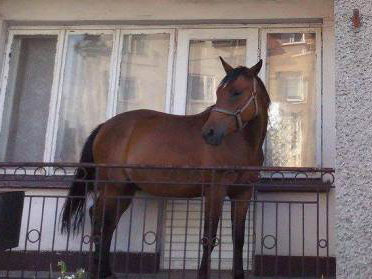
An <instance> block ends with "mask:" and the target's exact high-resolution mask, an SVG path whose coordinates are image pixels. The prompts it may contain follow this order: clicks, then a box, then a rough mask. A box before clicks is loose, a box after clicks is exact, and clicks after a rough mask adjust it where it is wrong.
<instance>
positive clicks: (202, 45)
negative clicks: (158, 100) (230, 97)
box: [186, 40, 246, 114]
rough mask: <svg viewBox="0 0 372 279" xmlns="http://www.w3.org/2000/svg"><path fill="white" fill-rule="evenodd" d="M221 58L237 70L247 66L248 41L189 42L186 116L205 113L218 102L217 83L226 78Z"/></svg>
mask: <svg viewBox="0 0 372 279" xmlns="http://www.w3.org/2000/svg"><path fill="white" fill-rule="evenodd" d="M219 56H221V57H223V58H224V59H225V60H226V61H227V62H228V63H229V64H230V65H233V66H234V67H236V66H238V65H245V56H246V40H205V41H204V40H192V41H190V54H189V69H188V77H187V104H186V114H195V113H199V112H202V111H203V110H205V109H206V108H207V107H208V106H210V105H212V104H214V103H215V102H216V90H217V86H218V83H219V82H220V81H221V80H222V79H223V77H224V76H225V71H224V70H223V68H222V65H221V61H220V59H219V58H218V57H219Z"/></svg>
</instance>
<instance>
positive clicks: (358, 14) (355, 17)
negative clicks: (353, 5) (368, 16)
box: [351, 9, 361, 28]
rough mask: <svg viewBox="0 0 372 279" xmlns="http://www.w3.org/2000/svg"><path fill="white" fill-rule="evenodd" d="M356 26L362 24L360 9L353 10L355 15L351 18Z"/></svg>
mask: <svg viewBox="0 0 372 279" xmlns="http://www.w3.org/2000/svg"><path fill="white" fill-rule="evenodd" d="M351 20H352V22H353V27H354V28H359V27H360V25H361V21H360V13H359V10H358V9H354V10H353V17H352V18H351Z"/></svg>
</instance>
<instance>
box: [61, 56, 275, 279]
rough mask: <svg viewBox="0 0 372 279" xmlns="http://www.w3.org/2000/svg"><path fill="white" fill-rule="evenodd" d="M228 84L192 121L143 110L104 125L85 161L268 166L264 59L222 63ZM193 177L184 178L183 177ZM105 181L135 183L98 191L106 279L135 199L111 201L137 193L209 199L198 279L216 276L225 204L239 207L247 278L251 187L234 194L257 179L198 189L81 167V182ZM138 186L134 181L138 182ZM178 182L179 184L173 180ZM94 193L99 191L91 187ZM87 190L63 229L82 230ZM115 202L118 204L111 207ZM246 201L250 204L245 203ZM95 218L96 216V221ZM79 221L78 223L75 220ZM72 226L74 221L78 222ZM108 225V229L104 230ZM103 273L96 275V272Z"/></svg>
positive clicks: (98, 234)
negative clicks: (213, 262)
mask: <svg viewBox="0 0 372 279" xmlns="http://www.w3.org/2000/svg"><path fill="white" fill-rule="evenodd" d="M221 61H222V65H223V67H224V69H225V71H226V76H225V78H224V79H223V80H222V81H221V83H220V85H219V87H218V89H217V102H216V104H215V105H214V106H212V107H210V108H208V109H207V110H205V111H204V112H202V113H200V114H196V115H191V116H176V115H170V114H165V113H161V112H156V111H151V110H136V111H130V112H126V113H122V114H119V115H117V116H115V117H113V118H111V119H110V120H108V121H106V122H105V123H103V124H101V125H100V126H99V127H97V128H96V129H95V130H94V131H93V132H92V134H91V135H90V136H89V138H88V139H87V141H86V143H85V145H84V148H83V152H82V157H81V160H80V161H81V162H92V163H97V164H120V165H154V166H173V167H182V166H185V165H187V166H193V167H221V166H240V167H244V166H261V165H262V163H263V158H264V157H263V151H262V144H263V141H264V138H265V136H266V129H267V122H268V108H269V105H270V98H269V95H268V93H267V91H266V89H265V86H264V84H263V83H262V81H261V80H260V78H259V77H258V76H257V75H258V73H259V71H260V69H261V66H262V60H260V61H259V62H258V63H257V64H256V65H254V66H253V67H252V68H247V67H242V66H240V67H237V68H232V67H231V66H230V65H228V64H227V63H226V62H225V61H224V60H223V59H222V58H221ZM183 175H184V178H185V180H186V179H187V174H186V173H185V174H183V173H182V172H181V173H178V178H179V177H180V176H181V178H182V176H183ZM84 176H85V179H87V178H88V179H94V178H96V179H98V180H99V181H105V180H106V181H115V180H116V181H118V180H121V181H128V183H126V184H123V183H120V184H119V183H116V184H115V183H112V182H110V183H108V182H107V183H105V185H104V186H105V187H98V191H99V196H98V198H97V200H96V201H95V207H94V210H93V212H92V211H91V217H93V228H92V235H93V241H94V244H95V254H94V261H95V266H100V268H99V277H102V278H104V277H108V276H110V275H111V270H110V263H109V250H110V245H111V239H112V234H113V232H114V230H115V228H116V225H117V223H118V221H119V219H120V216H121V215H122V214H123V212H124V211H125V210H126V209H127V208H128V207H129V205H130V202H131V201H130V199H121V200H120V202H119V203H118V202H117V201H115V202H113V201H112V199H111V200H110V199H105V197H108V196H111V197H112V196H123V195H124V196H133V195H134V194H135V192H136V190H142V191H144V192H147V193H149V194H151V195H156V196H163V197H185V198H191V197H198V196H199V197H200V196H204V198H205V223H204V231H203V241H202V245H203V256H202V261H201V264H200V269H199V278H201V279H205V278H209V277H210V255H211V252H212V250H213V247H214V243H212V242H213V239H215V237H216V233H217V227H218V222H219V219H220V216H221V210H222V205H223V200H224V199H225V197H226V196H228V197H229V198H230V199H231V200H239V202H238V201H235V202H232V210H231V218H232V230H233V234H232V235H233V244H234V245H233V247H234V252H233V255H234V256H233V276H234V279H241V278H244V271H243V255H242V253H243V245H244V229H245V219H246V214H247V209H248V205H249V200H250V199H251V196H252V188H250V187H244V188H242V187H240V188H236V187H235V188H234V186H233V184H236V183H242V184H245V183H251V182H252V181H253V180H257V176H258V174H257V173H252V172H248V173H243V174H239V175H235V176H234V175H232V176H224V177H223V176H218V175H216V177H215V178H214V180H213V181H214V182H213V181H205V185H206V186H205V187H202V186H199V185H179V184H175V185H171V184H169V183H168V184H165V183H163V184H159V183H158V184H156V182H155V181H156V177H154V172H152V171H150V170H146V169H141V170H135V169H130V168H126V169H125V170H124V169H123V168H122V169H119V168H117V169H108V168H99V169H98V171H96V173H95V169H94V168H88V169H87V170H86V173H84V171H83V170H82V169H81V168H80V169H78V172H77V174H76V177H77V178H82V177H84ZM143 180H147V181H154V183H152V184H149V183H147V184H145V183H143V184H141V183H136V184H134V183H133V181H143ZM131 181H132V182H131ZM169 182H172V181H169ZM89 190H93V189H92V187H91V186H90V187H89V189H88V191H89ZM85 191H86V187H85V185H84V183H82V182H74V184H73V185H72V187H71V189H70V192H69V197H80V198H73V199H72V198H70V199H67V200H66V203H65V206H64V212H63V219H62V220H63V222H62V231H70V228H71V227H73V229H74V230H77V229H78V227H79V225H80V224H81V220H82V216H83V214H84V210H83V209H84V202H85V199H84V198H83V197H84V196H85V194H86V192H85ZM111 201H112V202H111ZM243 201H244V202H243ZM92 215H93V216H92ZM71 219H72V220H73V222H72V220H71ZM71 222H72V223H71ZM102 226H103V229H102V230H101V228H102ZM95 272H97V271H95Z"/></svg>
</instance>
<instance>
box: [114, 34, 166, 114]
mask: <svg viewBox="0 0 372 279" xmlns="http://www.w3.org/2000/svg"><path fill="white" fill-rule="evenodd" d="M169 39H170V36H169V34H138V35H125V36H124V44H123V49H122V62H121V72H120V87H119V93H118V100H117V112H118V113H120V112H124V111H129V110H135V109H153V110H157V111H164V110H165V98H166V92H167V69H168V54H169Z"/></svg>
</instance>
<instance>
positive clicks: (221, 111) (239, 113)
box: [212, 77, 258, 130]
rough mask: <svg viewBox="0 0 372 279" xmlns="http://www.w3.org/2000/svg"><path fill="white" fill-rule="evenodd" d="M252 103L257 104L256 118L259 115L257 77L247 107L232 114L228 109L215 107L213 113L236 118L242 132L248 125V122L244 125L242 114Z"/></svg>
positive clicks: (254, 79)
mask: <svg viewBox="0 0 372 279" xmlns="http://www.w3.org/2000/svg"><path fill="white" fill-rule="evenodd" d="M252 101H253V102H254V104H255V109H256V112H255V114H254V117H256V116H257V115H258V104H257V80H256V78H255V77H253V91H252V96H251V97H250V98H249V99H248V100H247V102H246V103H245V105H244V106H243V107H241V108H240V109H237V110H236V111H234V112H232V111H230V110H227V109H222V108H217V107H213V108H212V111H216V112H220V113H224V114H227V115H231V116H234V117H235V118H236V123H237V125H238V129H239V130H242V129H243V128H244V127H245V126H246V125H247V124H248V122H245V123H243V120H242V116H241V114H242V113H243V112H244V111H245V110H246V109H247V108H248V106H249V105H250V104H251V103H252Z"/></svg>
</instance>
